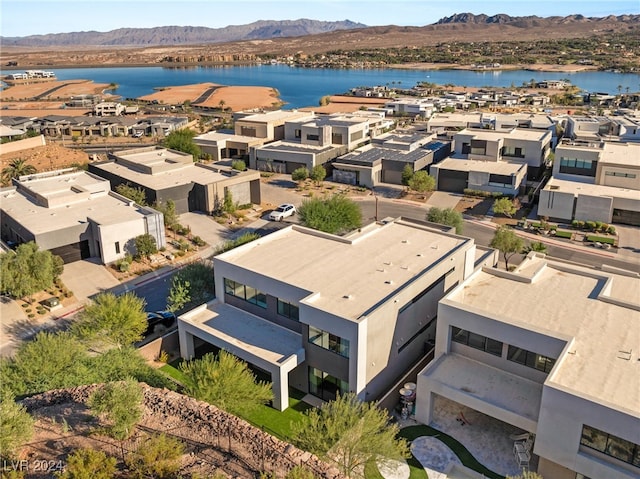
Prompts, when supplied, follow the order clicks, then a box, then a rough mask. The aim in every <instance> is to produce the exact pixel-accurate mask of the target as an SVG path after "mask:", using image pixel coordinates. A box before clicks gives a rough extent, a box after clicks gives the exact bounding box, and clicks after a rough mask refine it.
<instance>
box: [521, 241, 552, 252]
mask: <svg viewBox="0 0 640 479" xmlns="http://www.w3.org/2000/svg"><path fill="white" fill-rule="evenodd" d="M532 251H535V252H536V253H543V254H547V245H546V244H544V243H543V242H542V241H532V242H531V243H529V244H528V245H527V246H525V247H524V248H522V252H521V253H522V254H524V255H527V254H529V253H530V252H532Z"/></svg>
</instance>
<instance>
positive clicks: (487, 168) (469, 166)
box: [434, 158, 524, 175]
mask: <svg viewBox="0 0 640 479" xmlns="http://www.w3.org/2000/svg"><path fill="white" fill-rule="evenodd" d="M523 165H524V163H515V162H514V163H510V162H508V161H482V160H468V159H465V158H445V159H444V160H442V161H441V162H439V163H437V164H435V165H434V166H436V167H437V168H438V169H441V170H453V171H484V172H487V173H492V174H495V175H515V174H517V173H518V171H520V169H522V166H523Z"/></svg>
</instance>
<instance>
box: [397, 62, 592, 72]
mask: <svg viewBox="0 0 640 479" xmlns="http://www.w3.org/2000/svg"><path fill="white" fill-rule="evenodd" d="M387 68H398V69H404V70H470V71H503V70H528V71H537V72H561V73H575V72H583V71H592V70H597V67H594V66H592V65H554V64H549V63H539V64H538V63H536V64H533V65H529V64H517V65H501V66H500V67H499V68H475V67H472V66H471V65H458V64H457V63H398V64H393V65H387Z"/></svg>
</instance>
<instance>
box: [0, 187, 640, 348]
mask: <svg viewBox="0 0 640 479" xmlns="http://www.w3.org/2000/svg"><path fill="white" fill-rule="evenodd" d="M262 187H263V199H264V200H265V202H267V203H270V204H272V205H277V204H280V203H284V202H291V203H293V204H295V205H296V206H299V205H300V203H301V202H302V199H303V197H302V196H301V195H300V194H297V193H294V192H293V191H292V190H291V189H290V188H283V187H282V186H274V185H271V184H263V185H262ZM376 191H377V192H378V188H376ZM452 198H453V201H455V198H454V197H452V196H451V195H449V197H448V198H447V195H446V194H443V195H438V196H435V198H434V201H436V202H437V204H432V202H431V200H430V202H427V203H426V204H424V205H421V204H417V203H413V202H409V201H404V200H401V199H397V198H393V191H385V190H384V189H383V188H381V189H380V192H378V200H377V201H376V200H375V199H374V198H372V197H371V196H367V197H360V198H357V201H358V204H359V205H360V207H361V209H362V216H363V222H364V223H365V224H367V223H370V222H372V221H374V220H375V218H376V212H377V218H378V219H382V218H385V217H398V216H405V217H408V218H412V219H417V220H424V219H425V218H426V214H427V212H428V209H429V207H430V206H439V207H445V206H449V204H448V203H451V202H452ZM376 203H377V205H376ZM267 214H268V211H265V212H264V214H263V215H262V217H261V218H260V219H258V220H256V221H254V222H252V223H250V224H248V225H247V227H246V228H244V229H243V230H239V231H234V232H230V231H229V230H228V229H227V228H225V227H224V226H221V225H220V224H218V223H216V222H215V221H214V220H213V218H211V217H209V216H207V215H202V214H198V213H187V214H185V215H183V216H182V217H181V221H182V222H183V223H185V224H189V226H190V227H191V228H192V231H193V234H194V235H198V236H201V237H202V238H204V239H205V241H207V242H208V243H209V245H211V246H209V247H207V248H205V249H204V250H202V251H200V252H199V256H200V257H202V258H206V257H208V256H210V255H211V254H212V253H213V247H214V246H215V245H218V244H221V243H222V242H224V241H227V240H229V239H231V238H234V237H237V236H239V235H240V234H242V233H243V232H244V231H255V232H257V233H258V234H260V235H261V236H264V235H266V234H270V233H272V232H274V231H277V230H279V229H282V228H285V227H287V226H288V225H289V224H291V223H298V216H293V217H289V218H287V219H286V220H285V221H282V222H273V221H268V220H267V219H266V216H267ZM497 226H498V225H497V224H496V223H492V222H491V221H490V219H478V218H472V217H467V218H465V222H464V230H463V233H462V234H463V235H464V236H469V237H471V238H474V240H475V241H476V244H478V245H483V246H487V245H488V244H489V243H490V241H491V239H492V238H493V234H494V231H495V228H496V227H497ZM516 232H517V233H518V234H519V235H520V236H522V237H523V238H525V240H527V241H542V242H544V243H545V244H546V245H547V248H548V254H549V255H550V256H552V257H554V258H557V259H561V260H564V261H571V262H575V263H579V264H582V265H587V266H590V267H594V268H600V267H601V266H602V265H603V264H607V265H609V266H613V267H616V268H621V269H626V270H630V271H635V272H638V273H640V238H639V237H638V236H639V235H637V234H636V233H637V230H636V229H634V228H625V227H622V228H620V230H619V232H620V234H621V235H623V234H624V238H623V239H621V243H624V244H625V245H626V247H625V248H620V249H618V250H617V251H615V252H614V251H607V250H600V249H596V248H594V247H586V246H582V245H578V244H576V243H570V242H566V241H564V240H559V239H553V238H549V237H544V236H540V235H534V234H531V233H528V232H524V231H519V230H516ZM522 258H523V257H522V255H519V254H516V255H514V256H513V257H512V258H511V260H510V263H511V264H518V263H519V262H520V261H522ZM175 271H176V269H175V267H164V268H161V269H160V270H156V271H155V272H153V273H149V274H147V275H145V276H142V277H139V278H135V279H133V280H131V281H128V282H126V283H122V284H120V283H118V281H117V280H116V279H115V278H114V277H113V276H112V275H111V274H110V273H109V272H108V271H107V270H106V269H105V268H104V266H102V265H100V264H97V263H96V262H95V261H92V260H85V261H79V262H75V263H71V264H69V265H67V266H66V267H65V272H64V273H63V281H64V282H65V284H67V285H68V287H69V288H70V289H71V290H72V291H74V295H75V296H76V298H77V299H78V301H77V303H76V304H74V305H72V306H69V307H67V308H65V309H63V310H59V311H55V312H54V313H53V314H52V315H48V316H46V317H45V318H42V319H39V320H37V321H35V322H34V321H27V318H26V317H25V315H24V312H23V311H21V309H20V308H18V307H15V303H14V302H10V301H3V302H2V303H0V311H1V317H2V330H1V331H0V356H6V355H10V354H12V352H13V351H14V350H15V347H16V345H17V344H18V342H19V341H20V340H21V339H20V338H22V339H24V338H29V337H31V336H33V335H34V334H35V333H36V332H37V331H39V330H42V329H49V328H55V327H60V326H61V325H63V322H62V321H60V320H61V319H64V320H71V321H72V320H73V318H74V316H75V315H76V314H77V313H78V312H79V311H81V310H82V307H83V305H84V304H85V303H86V302H87V301H88V300H90V298H91V297H92V296H93V295H95V294H97V293H99V292H101V291H113V292H115V293H116V294H121V293H124V292H126V291H134V292H135V294H137V295H138V296H140V297H141V298H144V300H145V302H146V309H147V311H156V310H162V309H165V307H166V298H167V295H168V293H169V288H170V285H171V278H172V276H173V274H175ZM16 335H18V336H19V338H18V339H17V340H16V337H15V336H16Z"/></svg>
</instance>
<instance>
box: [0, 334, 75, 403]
mask: <svg viewBox="0 0 640 479" xmlns="http://www.w3.org/2000/svg"><path fill="white" fill-rule="evenodd" d="M87 357H88V355H87V352H86V350H85V348H84V347H83V346H82V344H81V343H80V342H79V341H78V340H77V339H76V338H75V337H73V336H72V335H71V334H69V333H66V332H65V333H55V334H54V333H50V332H46V331H42V332H40V333H38V334H37V335H36V337H35V338H34V339H33V341H26V342H23V343H22V344H21V345H20V347H19V349H18V351H17V352H16V354H15V356H14V357H13V359H10V360H3V361H7V362H3V363H2V369H1V371H2V381H1V382H2V383H3V386H9V387H10V388H11V390H12V393H13V394H16V395H18V394H29V393H31V394H33V393H39V392H43V391H49V390H50V389H56V388H62V387H69V386H77V385H79V384H83V383H84V381H86V379H87V377H88V371H87V367H86V360H87Z"/></svg>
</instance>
